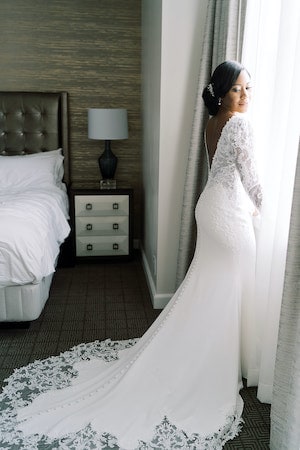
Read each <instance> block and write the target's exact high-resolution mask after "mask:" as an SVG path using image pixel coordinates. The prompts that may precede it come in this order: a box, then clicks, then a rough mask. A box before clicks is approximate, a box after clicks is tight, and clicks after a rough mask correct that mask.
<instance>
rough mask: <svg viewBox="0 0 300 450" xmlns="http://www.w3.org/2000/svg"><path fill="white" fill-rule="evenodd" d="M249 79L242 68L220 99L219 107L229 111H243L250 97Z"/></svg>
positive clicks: (246, 107) (245, 109)
mask: <svg viewBox="0 0 300 450" xmlns="http://www.w3.org/2000/svg"><path fill="white" fill-rule="evenodd" d="M251 89H252V87H251V80H250V77H249V75H248V73H247V72H246V71H245V70H242V71H241V73H240V75H239V76H238V78H237V79H236V82H235V83H234V85H233V86H232V87H231V89H230V90H229V91H228V92H227V94H226V95H225V97H223V98H222V100H221V107H220V109H222V110H224V109H225V110H226V111H229V112H231V113H236V112H238V113H245V112H246V111H247V109H248V105H249V103H250V99H251Z"/></svg>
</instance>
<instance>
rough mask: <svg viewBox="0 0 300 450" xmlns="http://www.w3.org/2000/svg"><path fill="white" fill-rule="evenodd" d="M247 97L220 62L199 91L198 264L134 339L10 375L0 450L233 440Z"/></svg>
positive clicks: (239, 71)
mask: <svg viewBox="0 0 300 450" xmlns="http://www.w3.org/2000/svg"><path fill="white" fill-rule="evenodd" d="M250 90H251V81H250V76H249V74H248V72H247V71H246V69H245V68H244V67H243V66H241V65H240V64H239V63H237V62H234V61H227V62H225V63H223V64H221V65H220V66H218V67H217V69H216V70H215V72H214V73H213V75H212V78H211V81H210V83H209V84H208V86H207V87H206V88H205V89H204V91H203V98H204V101H205V104H206V106H207V107H208V110H209V113H210V115H211V116H212V117H211V118H210V119H209V121H208V124H207V128H206V130H205V142H206V150H207V157H208V165H209V177H208V182H207V185H206V187H205V189H204V191H203V193H202V194H201V196H200V198H199V201H198V203H197V207H196V212H195V214H196V220H197V230H198V235H197V246H196V251H195V255H194V258H193V261H192V263H191V266H190V268H189V270H188V273H187V275H186V277H185V279H184V281H183V283H182V284H181V286H180V287H179V289H178V290H177V292H176V293H175V294H174V296H173V298H172V299H171V301H170V302H169V304H168V305H167V306H166V308H165V309H164V310H163V311H162V313H161V314H160V316H159V317H158V318H157V320H156V321H155V322H154V323H153V324H152V326H151V327H150V328H149V329H148V331H147V332H146V333H145V334H144V335H143V336H142V337H141V338H140V339H136V340H131V341H124V342H122V341H121V342H115V343H114V342H111V341H105V342H102V343H100V342H98V341H97V342H95V343H90V344H82V345H80V346H77V347H75V348H74V349H72V350H70V351H69V352H66V353H64V354H62V355H61V356H59V357H53V358H48V359H47V360H44V361H37V362H36V363H33V364H32V365H29V366H27V367H24V368H22V369H19V370H18V371H16V373H15V374H13V375H12V376H11V377H10V379H9V380H8V386H7V388H6V389H5V390H4V392H3V394H2V397H1V400H2V403H3V402H4V403H5V402H6V403H5V404H6V405H7V408H6V409H4V412H3V413H2V419H1V422H2V423H1V433H2V434H1V436H2V441H1V438H0V442H4V443H10V444H12V445H15V447H14V448H24V449H25V448H26V449H34V448H36V449H37V448H46V447H47V448H49V449H50V448H59V449H72V448H73V449H76V450H79V449H89V448H91V449H92V448H96V449H101V448H103V449H104V448H105V449H107V448H122V449H127V450H129V449H130V450H132V449H137V448H139V449H150V448H151V449H166V450H169V449H172V448H182V449H214V450H216V449H221V448H222V447H223V446H224V444H225V443H226V442H227V441H228V440H230V439H233V438H234V436H236V435H237V434H238V432H239V430H240V427H241V422H242V420H241V414H242V409H243V401H242V399H241V397H240V394H239V390H240V389H241V387H242V374H243V370H244V369H246V365H247V361H246V360H242V361H241V359H242V358H241V354H247V339H248V336H249V332H250V330H251V327H252V326H253V324H252V322H251V317H252V315H251V304H252V297H253V289H254V275H255V247H256V246H255V236H254V230H253V223H252V219H253V216H254V215H257V214H259V210H260V207H261V200H262V196H261V187H260V184H259V181H258V177H257V173H256V168H255V162H254V156H253V143H252V131H251V126H250V125H249V122H248V120H247V118H246V117H245V115H244V113H245V112H246V111H247V107H248V103H249V100H250ZM41 443H42V444H43V445H44V446H45V447H42V446H41ZM39 445H40V447H39ZM5 448H9V446H8V445H7V446H6V447H5Z"/></svg>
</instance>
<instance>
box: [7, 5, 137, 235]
mask: <svg viewBox="0 0 300 450" xmlns="http://www.w3.org/2000/svg"><path fill="white" fill-rule="evenodd" d="M0 16H1V30H0V57H1V64H0V83H1V90H4V91H5V90H9V91H18V90H24V91H30V90H33V91H34V90H36V91H45V90H47V91H56V90H58V91H60V90H64V91H67V92H68V93H69V111H70V149H71V170H72V180H73V182H74V183H75V184H77V185H78V183H80V185H82V186H83V187H85V186H86V187H90V186H95V187H98V186H99V180H100V172H99V168H98V161H97V159H98V157H99V155H100V154H101V153H102V151H103V149H104V142H103V141H92V140H89V139H88V137H87V109H88V108H97V107H99V108H127V109H128V123H129V139H128V140H122V141H112V150H113V151H114V153H115V154H116V155H117V156H118V159H119V162H118V168H117V172H116V179H117V182H118V187H131V188H133V189H134V236H135V237H136V238H138V237H140V234H141V231H140V222H141V2H140V0H84V1H83V0H51V1H46V0H26V1H24V0H13V2H11V1H10V0H1V2H0Z"/></svg>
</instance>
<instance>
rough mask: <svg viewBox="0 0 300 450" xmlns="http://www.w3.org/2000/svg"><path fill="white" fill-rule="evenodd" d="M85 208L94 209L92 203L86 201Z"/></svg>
mask: <svg viewBox="0 0 300 450" xmlns="http://www.w3.org/2000/svg"><path fill="white" fill-rule="evenodd" d="M85 209H87V210H91V209H93V205H92V203H86V205H85Z"/></svg>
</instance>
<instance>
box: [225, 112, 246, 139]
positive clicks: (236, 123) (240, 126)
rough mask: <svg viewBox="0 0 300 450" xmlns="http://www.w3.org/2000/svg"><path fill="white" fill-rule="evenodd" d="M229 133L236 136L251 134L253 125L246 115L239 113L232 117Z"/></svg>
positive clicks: (228, 125)
mask: <svg viewBox="0 0 300 450" xmlns="http://www.w3.org/2000/svg"><path fill="white" fill-rule="evenodd" d="M227 131H228V133H229V134H230V135H231V134H232V133H234V134H238V135H239V134H245V133H246V134H249V133H250V134H251V133H252V125H251V122H250V120H249V117H248V116H247V115H246V114H242V113H240V114H239V113H237V114H234V115H232V116H231V118H230V119H229V121H228V123H227Z"/></svg>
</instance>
